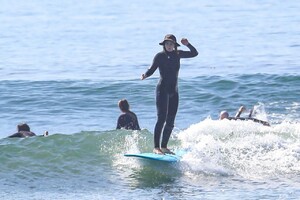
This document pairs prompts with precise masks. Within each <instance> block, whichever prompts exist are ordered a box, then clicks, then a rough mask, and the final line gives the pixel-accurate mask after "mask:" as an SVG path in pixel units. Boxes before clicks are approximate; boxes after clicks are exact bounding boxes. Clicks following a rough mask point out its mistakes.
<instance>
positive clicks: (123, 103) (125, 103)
mask: <svg viewBox="0 0 300 200" xmlns="http://www.w3.org/2000/svg"><path fill="white" fill-rule="evenodd" d="M118 105H119V108H120V110H121V111H122V112H128V111H129V103H128V101H127V100H126V99H121V100H120V101H119V103H118Z"/></svg>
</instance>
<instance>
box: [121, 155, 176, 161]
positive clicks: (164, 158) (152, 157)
mask: <svg viewBox="0 0 300 200" xmlns="http://www.w3.org/2000/svg"><path fill="white" fill-rule="evenodd" d="M124 156H126V157H136V158H144V159H148V160H156V161H163V162H171V163H172V162H179V161H180V156H178V155H171V154H165V155H160V154H155V153H135V154H124Z"/></svg>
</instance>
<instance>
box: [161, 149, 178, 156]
mask: <svg viewBox="0 0 300 200" xmlns="http://www.w3.org/2000/svg"><path fill="white" fill-rule="evenodd" d="M161 151H162V152H163V153H164V154H172V155H175V153H173V152H172V151H171V150H170V149H168V148H161Z"/></svg>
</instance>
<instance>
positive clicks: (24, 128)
mask: <svg viewBox="0 0 300 200" xmlns="http://www.w3.org/2000/svg"><path fill="white" fill-rule="evenodd" d="M20 131H30V127H29V126H28V125H27V124H26V123H21V124H19V125H18V132H20Z"/></svg>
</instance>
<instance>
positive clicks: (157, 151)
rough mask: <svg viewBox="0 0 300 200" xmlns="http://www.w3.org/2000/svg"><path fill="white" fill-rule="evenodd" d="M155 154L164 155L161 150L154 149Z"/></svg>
mask: <svg viewBox="0 0 300 200" xmlns="http://www.w3.org/2000/svg"><path fill="white" fill-rule="evenodd" d="M153 153H155V154H159V155H164V153H163V152H162V151H161V150H160V148H154V149H153Z"/></svg>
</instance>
